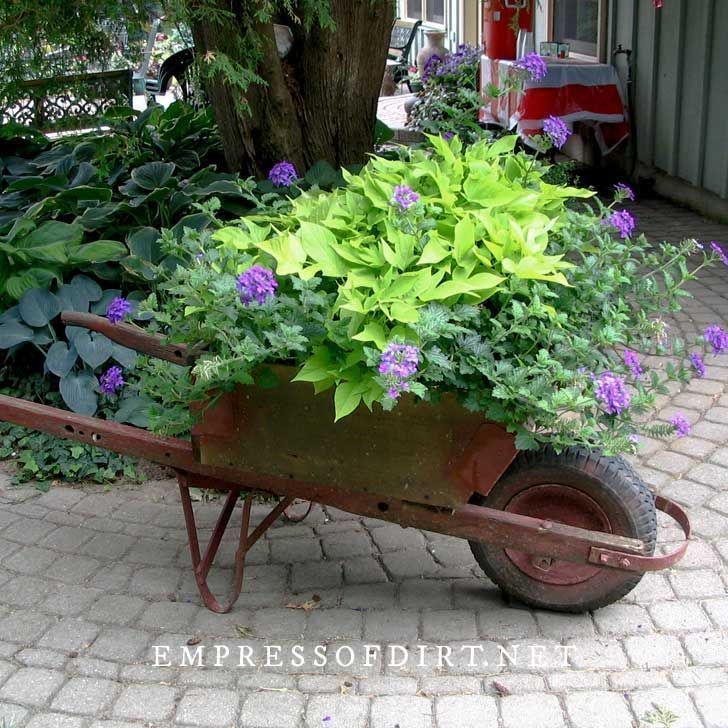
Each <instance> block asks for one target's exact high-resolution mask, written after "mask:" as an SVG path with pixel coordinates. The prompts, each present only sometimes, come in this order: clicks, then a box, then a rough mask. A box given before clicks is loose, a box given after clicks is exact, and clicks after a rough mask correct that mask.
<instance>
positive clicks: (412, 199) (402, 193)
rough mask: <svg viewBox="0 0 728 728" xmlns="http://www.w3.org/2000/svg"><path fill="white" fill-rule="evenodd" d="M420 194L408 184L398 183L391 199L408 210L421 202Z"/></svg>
mask: <svg viewBox="0 0 728 728" xmlns="http://www.w3.org/2000/svg"><path fill="white" fill-rule="evenodd" d="M419 199H420V196H419V195H418V194H417V193H416V192H415V191H414V190H413V189H412V188H411V187H409V186H408V185H397V186H396V187H395V188H394V194H393V195H392V199H391V200H390V202H391V204H393V205H396V206H399V208H400V210H402V211H403V212H406V211H407V210H409V209H410V207H412V205H416V204H417V203H418V202H419Z"/></svg>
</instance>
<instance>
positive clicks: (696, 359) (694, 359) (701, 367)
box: [690, 353, 705, 378]
mask: <svg viewBox="0 0 728 728" xmlns="http://www.w3.org/2000/svg"><path fill="white" fill-rule="evenodd" d="M690 362H691V363H692V365H693V369H695V373H696V374H697V375H698V376H699V377H700V378H702V377H704V376H705V363H704V362H703V357H702V356H700V354H697V353H695V354H691V355H690Z"/></svg>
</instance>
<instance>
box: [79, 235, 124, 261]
mask: <svg viewBox="0 0 728 728" xmlns="http://www.w3.org/2000/svg"><path fill="white" fill-rule="evenodd" d="M126 252H127V251H126V246H125V245H124V243H120V242H119V241H117V240H97V241H96V242H93V243H87V244H86V245H81V246H79V247H78V248H76V249H75V250H74V251H73V252H72V253H71V255H70V262H71V263H106V262H108V261H111V260H121V258H123V257H124V256H125V255H126Z"/></svg>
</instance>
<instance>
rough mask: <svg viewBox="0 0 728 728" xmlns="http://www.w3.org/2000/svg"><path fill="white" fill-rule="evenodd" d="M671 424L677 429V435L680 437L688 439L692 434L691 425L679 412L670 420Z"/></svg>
mask: <svg viewBox="0 0 728 728" xmlns="http://www.w3.org/2000/svg"><path fill="white" fill-rule="evenodd" d="M670 424H671V425H672V426H673V427H674V428H675V434H676V435H677V436H678V437H686V436H687V435H689V434H690V423H689V422H688V421H687V420H686V419H685V416H684V415H681V414H680V413H679V412H678V414H676V415H673V416H672V417H671V418H670Z"/></svg>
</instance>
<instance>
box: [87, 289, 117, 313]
mask: <svg viewBox="0 0 728 728" xmlns="http://www.w3.org/2000/svg"><path fill="white" fill-rule="evenodd" d="M117 296H121V291H120V290H119V289H118V288H109V289H107V290H105V291H104V292H103V295H102V296H101V298H100V299H99V300H98V301H96V303H94V304H93V305H92V306H91V313H95V314H96V315H97V316H106V310H107V309H108V308H109V304H110V303H111V302H112V301H113V300H114V299H115V298H116V297H117Z"/></svg>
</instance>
